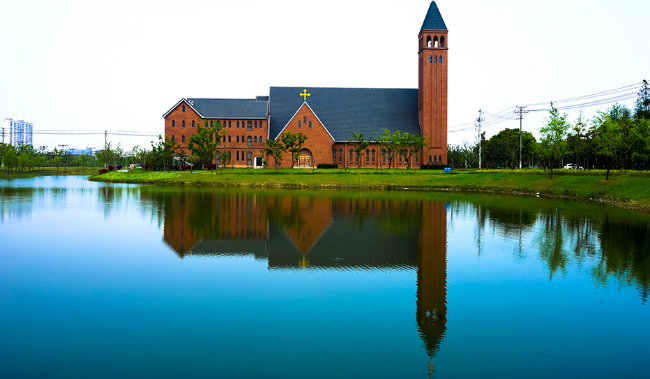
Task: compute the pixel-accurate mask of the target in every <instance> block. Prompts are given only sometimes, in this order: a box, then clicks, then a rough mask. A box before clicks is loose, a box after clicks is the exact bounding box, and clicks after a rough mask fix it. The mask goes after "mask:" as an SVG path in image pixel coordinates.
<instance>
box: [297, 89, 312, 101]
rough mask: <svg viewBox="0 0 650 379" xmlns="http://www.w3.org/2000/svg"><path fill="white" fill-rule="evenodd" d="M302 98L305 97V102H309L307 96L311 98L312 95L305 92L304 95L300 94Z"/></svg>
mask: <svg viewBox="0 0 650 379" xmlns="http://www.w3.org/2000/svg"><path fill="white" fill-rule="evenodd" d="M300 96H304V97H305V102H307V96H311V94H310V93H307V90H305V91H304V92H303V93H301V94H300Z"/></svg>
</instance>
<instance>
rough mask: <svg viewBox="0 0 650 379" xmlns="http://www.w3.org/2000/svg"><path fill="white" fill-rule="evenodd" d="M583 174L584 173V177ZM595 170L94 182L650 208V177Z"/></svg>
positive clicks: (271, 174)
mask: <svg viewBox="0 0 650 379" xmlns="http://www.w3.org/2000/svg"><path fill="white" fill-rule="evenodd" d="M581 173H582V175H581ZM604 179H605V176H604V171H603V172H602V175H594V173H593V172H592V171H588V172H584V171H579V170H556V171H555V172H554V173H553V179H552V180H549V176H548V173H546V172H543V171H542V170H522V171H510V170H483V171H479V170H457V171H456V172H455V173H452V174H445V173H444V172H442V171H437V170H409V171H407V170H390V171H388V170H383V171H379V170H376V169H352V170H348V172H347V173H345V172H344V171H343V170H341V169H321V170H317V171H316V173H314V174H312V171H311V170H302V169H300V170H298V169H295V170H291V169H284V170H279V171H274V170H266V169H264V170H250V171H249V170H246V169H225V170H224V169H220V170H219V171H218V173H217V174H216V175H215V174H213V172H212V171H205V172H204V171H195V172H194V173H190V172H187V171H185V172H181V171H171V172H152V171H146V172H144V171H141V170H133V171H131V172H128V173H122V172H110V173H108V174H104V175H95V176H92V177H91V180H95V181H101V182H119V183H149V184H167V185H203V186H222V187H251V188H314V189H380V190H406V189H408V190H437V191H481V192H500V193H519V194H521V193H523V194H537V193H539V194H540V195H545V196H554V197H570V198H577V199H583V200H591V201H598V202H604V203H607V204H610V205H615V206H618V207H621V208H627V209H633V210H639V211H643V212H650V175H648V174H647V173H646V172H642V173H638V172H635V173H632V174H628V175H625V174H623V173H621V172H618V171H617V172H616V175H613V176H610V180H609V181H605V180H604Z"/></svg>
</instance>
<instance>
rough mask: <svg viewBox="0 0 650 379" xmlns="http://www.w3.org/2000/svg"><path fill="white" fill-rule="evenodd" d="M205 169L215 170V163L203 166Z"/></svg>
mask: <svg viewBox="0 0 650 379" xmlns="http://www.w3.org/2000/svg"><path fill="white" fill-rule="evenodd" d="M205 167H207V168H208V170H214V169H216V168H217V165H216V164H215V163H210V164H207V165H205Z"/></svg>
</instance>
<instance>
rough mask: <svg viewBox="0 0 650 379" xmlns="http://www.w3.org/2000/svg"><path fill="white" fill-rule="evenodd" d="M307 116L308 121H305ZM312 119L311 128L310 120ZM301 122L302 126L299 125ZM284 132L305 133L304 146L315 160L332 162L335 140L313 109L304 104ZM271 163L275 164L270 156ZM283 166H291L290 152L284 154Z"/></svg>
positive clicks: (317, 161)
mask: <svg viewBox="0 0 650 379" xmlns="http://www.w3.org/2000/svg"><path fill="white" fill-rule="evenodd" d="M305 118H306V121H307V122H306V123H305ZM310 121H311V128H310V127H309V122H310ZM298 122H300V127H298ZM284 132H291V133H303V134H304V135H306V136H307V140H306V141H305V143H304V145H303V148H304V149H309V150H310V151H311V153H312V155H313V157H314V162H315V163H316V164H319V163H332V144H333V143H334V140H333V139H332V137H330V135H329V134H328V133H327V131H326V130H325V127H324V126H323V125H322V124H321V123H320V121H318V118H316V115H314V113H313V112H312V111H311V109H310V108H309V107H308V106H307V105H305V104H303V105H302V106H301V108H300V110H299V111H298V113H296V115H295V116H294V117H293V118H292V119H291V121H289V124H288V125H287V127H286V128H285V129H284V130H283V133H284ZM268 163H269V165H273V164H274V161H273V158H270V162H268ZM282 167H285V168H288V167H291V155H290V154H289V153H283V154H282Z"/></svg>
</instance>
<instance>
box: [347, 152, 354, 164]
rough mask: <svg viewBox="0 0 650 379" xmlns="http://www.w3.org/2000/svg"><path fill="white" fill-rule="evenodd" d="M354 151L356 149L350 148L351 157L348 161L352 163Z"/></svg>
mask: <svg viewBox="0 0 650 379" xmlns="http://www.w3.org/2000/svg"><path fill="white" fill-rule="evenodd" d="M353 151H354V150H352V149H350V159H349V160H348V162H350V163H352V152H353Z"/></svg>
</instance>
